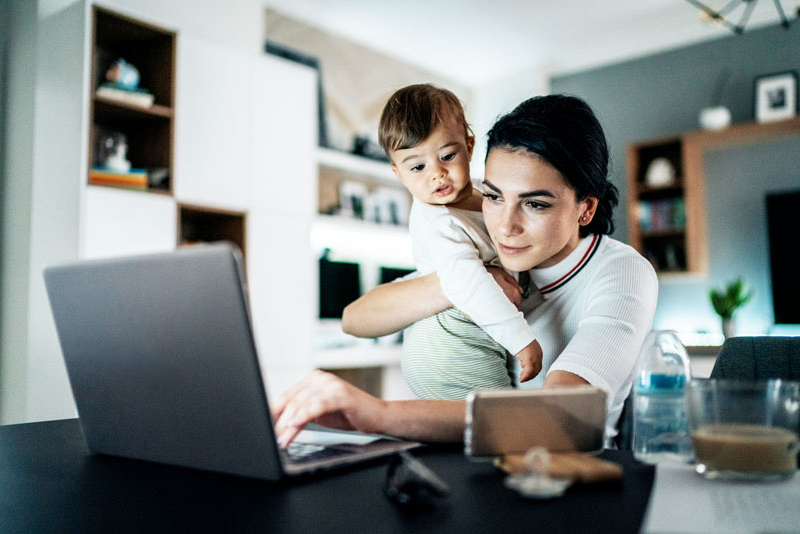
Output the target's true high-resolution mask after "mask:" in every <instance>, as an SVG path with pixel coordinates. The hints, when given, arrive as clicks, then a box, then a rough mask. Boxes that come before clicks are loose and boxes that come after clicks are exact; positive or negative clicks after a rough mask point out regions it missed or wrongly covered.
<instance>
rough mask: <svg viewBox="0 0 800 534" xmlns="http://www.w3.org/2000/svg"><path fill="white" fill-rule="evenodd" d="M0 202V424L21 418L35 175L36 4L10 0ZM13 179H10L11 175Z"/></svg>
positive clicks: (24, 377) (26, 349) (23, 399)
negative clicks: (33, 149) (32, 187)
mask: <svg viewBox="0 0 800 534" xmlns="http://www.w3.org/2000/svg"><path fill="white" fill-rule="evenodd" d="M6 15H8V16H7V17H4V21H5V22H6V23H7V26H6V28H4V30H6V29H7V30H8V32H7V33H6V32H5V31H4V32H3V33H4V35H5V39H7V41H6V42H7V49H6V50H7V56H6V62H5V65H4V66H5V73H6V76H5V90H6V91H5V94H4V102H5V104H6V106H5V108H4V114H3V121H4V123H3V124H2V127H3V129H4V130H5V132H6V135H5V138H4V146H3V155H4V159H3V161H2V163H3V165H2V169H1V170H2V175H0V177H2V180H1V181H2V192H3V195H2V197H0V200H1V201H2V203H1V205H2V207H0V216H2V219H0V232H2V234H0V235H1V236H2V237H0V246H1V247H2V248H0V295H2V299H1V300H0V306H2V307H0V380H1V381H0V416H2V417H0V423H7V422H13V421H20V420H22V418H23V417H24V411H25V397H26V390H27V389H26V369H27V357H26V355H27V351H28V347H27V315H28V298H27V291H28V257H29V245H30V198H31V181H32V180H31V177H32V175H33V153H32V149H31V147H32V145H33V119H34V93H33V87H34V80H35V77H36V73H35V69H36V5H35V3H33V2H9V3H8V5H7V11H6ZM12 125H13V126H12ZM12 178H13V179H12Z"/></svg>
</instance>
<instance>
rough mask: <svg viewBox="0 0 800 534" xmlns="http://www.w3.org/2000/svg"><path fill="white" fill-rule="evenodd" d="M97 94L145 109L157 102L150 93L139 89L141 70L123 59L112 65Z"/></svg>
mask: <svg viewBox="0 0 800 534" xmlns="http://www.w3.org/2000/svg"><path fill="white" fill-rule="evenodd" d="M95 94H96V95H97V96H99V97H102V98H107V99H109V100H114V101H116V102H120V103H123V104H130V105H133V106H139V107H143V108H148V107H150V106H152V105H153V102H154V101H155V97H154V96H153V94H152V93H150V91H148V90H147V89H142V88H140V87H139V70H138V69H137V68H136V67H134V66H133V65H131V64H130V63H128V62H127V61H125V60H124V59H122V58H119V59H117V60H116V61H114V63H112V64H111V66H110V67H109V68H108V70H107V71H106V81H105V82H103V83H102V84H100V87H98V88H97V91H96V92H95Z"/></svg>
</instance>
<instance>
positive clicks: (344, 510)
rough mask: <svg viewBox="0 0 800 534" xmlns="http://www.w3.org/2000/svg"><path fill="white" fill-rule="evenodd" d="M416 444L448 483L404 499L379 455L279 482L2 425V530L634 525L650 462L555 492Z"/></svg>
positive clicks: (62, 424)
mask: <svg viewBox="0 0 800 534" xmlns="http://www.w3.org/2000/svg"><path fill="white" fill-rule="evenodd" d="M415 454H416V455H417V456H418V457H420V458H421V459H422V461H423V462H425V464H426V465H428V466H429V467H430V468H431V469H433V470H434V471H435V472H436V473H437V474H439V476H441V477H442V478H443V479H444V480H445V481H447V483H448V484H450V486H451V488H452V493H451V495H450V496H449V497H447V498H446V499H445V500H443V501H442V502H441V503H440V504H439V505H438V506H437V507H435V508H434V509H431V510H428V511H423V512H412V511H409V510H404V509H402V508H400V507H398V506H397V505H395V504H393V503H392V502H390V501H389V500H388V499H387V498H386V497H385V496H384V494H383V491H382V487H383V481H384V476H385V473H386V465H385V462H383V461H382V462H381V463H379V464H373V465H370V466H367V467H363V466H362V467H359V468H356V469H351V470H348V471H346V472H337V473H329V474H327V475H324V476H322V477H319V478H315V479H306V480H304V481H293V482H288V483H287V482H284V483H280V484H278V483H271V482H264V481H259V480H251V479H244V478H237V477H231V476H223V475H215V474H210V473H203V472H200V471H193V470H189V469H181V468H174V467H169V466H160V465H155V464H150V463H146V462H138V461H133V460H123V459H118V458H111V457H103V456H90V455H89V453H88V452H87V450H86V447H85V445H84V443H83V439H82V437H81V433H80V428H79V426H78V422H77V420H65V421H52V422H46V423H33V424H26V425H11V426H5V427H0V532H2V533H4V534H11V533H31V532H34V533H35V532H81V533H84V532H114V533H117V532H148V533H149V532H304V533H316V532H320V533H322V532H370V533H384V532H385V533H391V532H414V533H416V532H437V533H447V532H454V533H458V534H464V533H468V532H497V533H501V532H502V533H503V534H506V533H512V532H526V533H528V534H529V533H530V532H580V533H586V532H615V533H623V532H638V530H639V528H640V525H641V523H642V519H643V516H644V511H645V507H646V503H647V499H648V496H649V494H650V489H651V486H652V482H653V472H654V470H653V468H652V467H650V466H645V465H642V464H639V463H637V462H635V461H634V460H633V458H632V455H631V454H630V453H627V452H620V451H606V452H605V453H604V454H603V457H604V458H606V459H609V460H612V461H616V462H618V463H621V464H622V465H623V466H624V469H625V480H624V482H623V483H622V484H618V485H614V486H604V487H591V486H584V487H573V488H570V489H569V490H568V491H567V494H566V495H565V496H564V497H562V498H560V499H555V500H550V501H529V500H524V499H522V498H520V497H518V496H517V494H516V493H514V492H512V491H511V490H508V489H506V488H505V487H504V486H503V484H502V481H503V474H502V473H500V472H499V471H496V470H495V469H494V468H493V467H492V466H491V464H486V463H472V462H469V461H468V460H466V459H465V458H464V457H463V455H462V453H461V450H460V449H458V448H454V447H447V448H442V447H430V448H427V449H425V450H419V451H415Z"/></svg>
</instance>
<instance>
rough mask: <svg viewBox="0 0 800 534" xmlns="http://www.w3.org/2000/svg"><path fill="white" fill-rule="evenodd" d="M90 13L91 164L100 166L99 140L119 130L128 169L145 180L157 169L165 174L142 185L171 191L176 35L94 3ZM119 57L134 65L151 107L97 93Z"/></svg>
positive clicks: (106, 185) (151, 190)
mask: <svg viewBox="0 0 800 534" xmlns="http://www.w3.org/2000/svg"><path fill="white" fill-rule="evenodd" d="M92 15H93V16H92V18H93V37H92V43H93V46H92V60H91V62H92V64H91V73H92V77H91V89H90V90H91V95H90V110H89V113H90V118H91V120H90V127H89V141H90V142H89V160H88V161H89V166H90V167H92V166H102V164H103V161H102V159H103V158H102V155H101V153H100V152H101V149H100V145H101V143H102V139H104V138H105V137H107V136H109V135H113V134H122V135H124V136H125V139H126V144H127V159H128V160H129V161H130V162H131V167H132V168H135V169H145V170H147V171H148V175H149V178H152V176H153V175H154V174H155V172H158V173H159V174H162V175H164V174H165V175H166V176H165V178H164V180H163V181H159V182H158V183H155V182H153V180H152V179H149V180H148V184H147V186H146V187H143V189H145V190H146V191H149V192H161V193H168V194H171V193H172V179H171V177H172V172H173V133H174V124H173V123H174V113H173V109H174V101H175V89H174V87H175V33H174V32H171V31H168V30H165V29H162V28H158V27H156V26H153V25H150V24H146V23H143V22H140V21H137V20H134V19H132V18H129V17H125V16H123V15H119V14H116V13H113V12H111V11H108V10H106V9H103V8H100V7H96V6H95V7H93V8H92ZM118 58H124V59H125V60H126V61H127V62H129V63H130V64H132V65H134V66H135V67H136V68H137V69H138V71H139V74H140V82H139V87H141V88H143V89H146V90H147V91H149V92H150V93H152V95H153V97H154V104H153V105H152V106H148V107H144V106H139V105H136V104H131V103H129V102H124V101H117V100H114V99H113V98H107V97H103V96H98V95H96V94H95V92H96V90H97V88H98V87H99V86H100V84H101V83H102V82H103V81H104V79H105V72H106V70H107V69H108V67H109V66H110V65H111V64H112V63H113V62H114V61H115V60H116V59H118ZM104 186H105V187H114V185H108V184H104Z"/></svg>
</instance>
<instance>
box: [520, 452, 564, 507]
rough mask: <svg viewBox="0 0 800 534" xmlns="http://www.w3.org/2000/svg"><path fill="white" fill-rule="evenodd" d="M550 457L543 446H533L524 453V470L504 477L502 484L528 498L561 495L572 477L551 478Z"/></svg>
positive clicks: (548, 497) (546, 497) (547, 497)
mask: <svg viewBox="0 0 800 534" xmlns="http://www.w3.org/2000/svg"><path fill="white" fill-rule="evenodd" d="M550 458H551V457H550V453H549V452H547V449H545V448H544V447H533V448H532V449H530V450H529V451H528V452H527V453H525V458H524V459H523V464H524V466H525V471H524V472H522V473H519V474H516V475H511V476H508V477H506V479H505V482H504V484H505V485H506V487H508V488H511V489H513V490H514V491H516V492H517V493H519V494H520V495H522V496H523V497H527V498H528V499H552V498H553V497H561V496H562V495H564V492H565V491H567V488H568V487H570V486H571V485H572V479H571V478H552V477H551V476H550Z"/></svg>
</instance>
